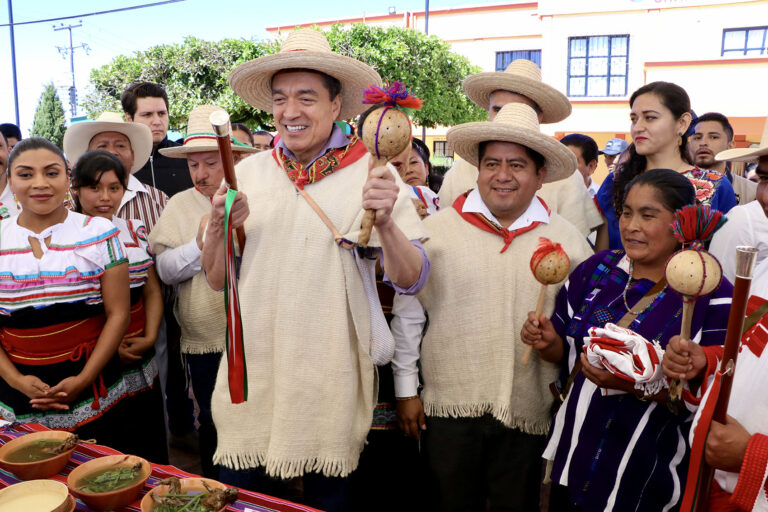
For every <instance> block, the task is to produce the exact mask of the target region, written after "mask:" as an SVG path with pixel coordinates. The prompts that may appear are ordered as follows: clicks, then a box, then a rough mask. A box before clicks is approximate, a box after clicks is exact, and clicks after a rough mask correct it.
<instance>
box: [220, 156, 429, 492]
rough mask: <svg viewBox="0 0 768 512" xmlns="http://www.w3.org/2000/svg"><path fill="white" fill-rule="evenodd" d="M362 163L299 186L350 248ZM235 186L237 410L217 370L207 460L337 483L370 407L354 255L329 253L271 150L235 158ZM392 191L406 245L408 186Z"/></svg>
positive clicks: (417, 233)
mask: <svg viewBox="0 0 768 512" xmlns="http://www.w3.org/2000/svg"><path fill="white" fill-rule="evenodd" d="M368 160H369V156H368V155H367V154H366V155H365V156H363V157H362V158H360V159H359V160H358V161H356V162H354V163H352V164H350V165H348V166H346V167H344V168H342V169H340V170H337V171H336V172H335V173H333V174H331V175H329V176H327V177H325V178H323V179H322V180H320V181H318V182H316V183H313V184H311V185H307V186H306V188H305V190H306V191H307V193H308V194H309V195H310V196H311V197H312V198H313V199H314V200H315V201H316V202H317V203H318V204H319V205H320V207H321V208H322V209H323V211H324V212H325V213H326V215H328V217H329V218H330V219H331V221H332V222H333V223H334V225H335V226H336V228H337V229H338V230H339V231H340V232H341V234H342V235H344V236H345V237H346V238H347V239H349V240H352V241H356V240H357V235H358V232H359V229H360V222H361V220H362V215H363V210H362V207H361V203H362V189H363V184H364V183H365V181H366V179H367V175H368ZM237 179H238V183H239V185H240V190H242V191H243V192H245V194H246V195H247V197H248V204H249V207H250V215H249V216H248V219H247V220H246V223H245V231H246V237H247V241H246V245H245V250H244V251H243V259H242V267H241V270H240V280H239V293H240V304H241V308H242V319H243V328H244V339H245V359H246V367H247V372H248V400H247V401H246V402H245V403H242V404H238V405H233V404H232V403H231V400H230V397H229V391H228V387H227V367H226V361H223V362H222V363H223V364H222V365H221V367H220V369H219V374H218V378H217V380H216V388H215V390H214V393H213V400H212V410H213V419H214V422H215V423H216V430H217V433H218V448H217V451H216V454H215V456H214V462H215V463H217V464H223V465H225V466H227V467H230V468H234V469H244V468H252V467H255V466H265V467H266V470H267V473H268V474H270V475H273V476H278V477H280V478H291V477H295V476H299V475H302V474H303V473H305V472H320V473H322V474H324V475H328V476H346V475H348V474H349V473H350V472H352V471H353V470H354V469H355V468H356V467H357V463H358V458H359V455H360V452H361V451H362V449H363V445H364V443H365V439H366V436H367V433H368V430H369V429H370V426H371V420H372V417H373V408H374V405H375V403H376V386H375V368H374V365H373V364H372V362H371V358H370V356H369V355H368V350H369V344H370V341H369V340H370V327H371V325H370V321H371V320H370V311H369V305H368V300H367V298H366V296H365V292H364V291H363V284H362V279H361V277H360V273H359V272H358V270H357V266H356V264H355V260H354V255H353V253H352V252H351V251H349V250H347V249H342V248H340V247H338V246H337V245H336V244H335V243H334V241H333V237H332V235H331V233H330V231H329V230H328V228H327V227H326V226H325V224H323V222H322V221H321V220H320V218H319V217H318V216H317V214H316V213H315V212H314V210H312V209H311V207H310V206H309V205H308V204H307V202H306V201H305V200H304V198H302V197H301V196H300V195H299V194H298V193H297V191H296V190H295V188H294V186H293V184H292V183H291V182H290V181H289V180H288V177H287V176H286V173H285V171H283V170H282V169H281V168H280V167H279V166H278V164H277V163H276V161H275V159H274V157H273V156H272V152H271V151H270V152H263V153H258V154H256V155H254V156H251V157H249V158H246V159H245V160H243V161H242V162H241V163H240V164H239V165H238V167H237ZM397 182H398V183H399V184H400V196H399V198H398V200H397V203H396V205H395V210H394V212H393V218H394V220H395V222H396V223H397V225H398V226H399V227H400V229H401V230H402V231H403V232H404V233H405V235H406V236H407V237H408V239H410V240H415V239H423V238H425V235H426V232H425V230H424V228H423V226H422V223H421V221H420V220H419V217H418V215H417V214H416V210H415V208H414V206H413V203H412V202H411V200H410V198H409V191H408V187H407V186H406V185H404V184H403V183H402V181H400V178H399V177H397ZM376 235H377V233H376V229H374V230H373V236H372V238H371V242H370V245H372V246H378V245H379V242H378V239H377V236H376Z"/></svg>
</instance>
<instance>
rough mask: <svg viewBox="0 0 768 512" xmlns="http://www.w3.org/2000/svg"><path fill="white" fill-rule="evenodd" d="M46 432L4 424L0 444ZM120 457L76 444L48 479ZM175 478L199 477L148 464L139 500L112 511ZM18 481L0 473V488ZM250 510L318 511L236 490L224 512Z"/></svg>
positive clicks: (86, 511)
mask: <svg viewBox="0 0 768 512" xmlns="http://www.w3.org/2000/svg"><path fill="white" fill-rule="evenodd" d="M44 430H48V429H47V428H45V427H44V426H42V425H40V424H37V423H24V424H17V425H6V426H5V427H3V428H2V429H0V445H2V444H5V443H7V442H8V441H10V440H12V439H15V438H17V437H20V436H23V435H24V434H28V433H30V432H40V431H44ZM115 454H118V455H119V454H120V452H118V451H117V450H113V449H112V448H108V447H106V446H101V445H98V444H90V445H88V444H80V445H78V447H77V448H76V449H75V451H74V452H72V458H71V459H70V461H69V463H68V464H67V467H65V468H64V470H63V471H62V472H61V473H59V474H58V475H56V476H54V477H52V478H51V480H56V481H59V482H62V483H64V484H66V483H67V475H68V474H69V473H70V472H71V471H72V470H73V469H75V468H76V467H77V466H79V465H80V464H83V463H85V462H87V461H89V460H91V459H95V458H98V457H104V456H106V455H115ZM171 476H176V477H179V478H187V477H198V478H199V475H193V474H192V473H187V472H184V471H182V470H180V469H178V468H176V467H174V466H163V465H160V464H152V474H151V475H150V477H149V480H147V483H146V484H145V486H144V489H142V491H141V493H140V494H139V497H138V498H137V499H136V501H134V502H133V503H132V504H131V505H130V506H128V507H124V508H121V509H117V510H115V512H138V511H140V510H141V507H140V506H139V503H140V502H141V499H142V498H143V497H144V495H145V494H146V493H147V492H148V491H149V490H151V488H152V487H154V486H155V485H157V482H158V481H160V480H163V479H164V478H168V477H171ZM19 482H20V480H18V479H17V478H16V477H15V476H13V475H12V474H10V473H6V472H5V471H2V470H0V489H3V488H5V487H8V486H9V485H13V484H17V483H19ZM248 509H250V510H253V511H255V512H318V511H317V509H314V508H311V507H306V506H304V505H298V504H296V503H291V502H289V501H285V500H281V499H278V498H273V497H271V496H267V495H265V494H258V493H255V492H250V491H245V490H242V489H240V495H239V497H238V500H237V501H236V502H235V503H234V504H232V505H230V506H228V507H227V508H226V511H227V512H244V511H246V510H248ZM75 510H77V511H79V512H93V509H91V508H89V507H87V506H86V505H85V504H84V503H82V502H81V501H80V500H78V501H77V507H75Z"/></svg>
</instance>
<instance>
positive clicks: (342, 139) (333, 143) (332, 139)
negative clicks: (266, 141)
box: [275, 123, 349, 167]
mask: <svg viewBox="0 0 768 512" xmlns="http://www.w3.org/2000/svg"><path fill="white" fill-rule="evenodd" d="M348 144H349V138H348V137H347V136H346V135H344V132H343V131H342V130H341V128H339V125H337V124H336V123H333V128H332V129H331V134H330V136H329V137H328V140H327V141H326V142H325V146H323V149H321V150H320V152H319V153H317V155H315V158H313V159H312V161H311V162H309V166H308V167H311V166H312V164H313V163H315V161H317V159H319V158H320V157H322V156H323V155H324V154H325V153H327V152H328V150H329V149H341V148H343V147H345V146H347V145H348ZM275 147H276V148H281V149H282V150H283V154H284V155H286V156H287V157H288V158H290V159H291V160H296V155H294V154H293V151H291V150H290V149H288V146H286V145H285V142H284V141H283V138H282V137H279V138H278V139H277V141H276V142H275Z"/></svg>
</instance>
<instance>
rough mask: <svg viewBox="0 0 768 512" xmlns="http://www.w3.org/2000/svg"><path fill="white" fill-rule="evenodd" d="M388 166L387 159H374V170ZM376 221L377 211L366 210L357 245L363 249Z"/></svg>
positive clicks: (369, 238)
mask: <svg viewBox="0 0 768 512" xmlns="http://www.w3.org/2000/svg"><path fill="white" fill-rule="evenodd" d="M386 164H387V159H386V158H376V157H373V167H372V168H373V169H375V168H376V167H383V166H385V165H386ZM375 221H376V210H365V213H364V214H363V221H362V222H361V223H360V236H359V237H357V243H358V244H359V245H361V246H362V247H367V246H368V242H369V241H370V240H371V232H372V231H373V223H374V222H375Z"/></svg>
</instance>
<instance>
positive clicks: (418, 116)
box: [326, 23, 488, 128]
mask: <svg viewBox="0 0 768 512" xmlns="http://www.w3.org/2000/svg"><path fill="white" fill-rule="evenodd" d="M326 36H327V37H328V42H329V43H330V44H331V47H332V48H333V50H334V51H336V52H338V53H340V54H342V55H347V56H349V57H352V58H354V59H357V60H359V61H362V62H365V63H366V64H368V65H369V66H371V67H373V68H374V69H376V71H378V72H379V75H381V78H382V79H383V80H384V81H390V82H392V81H395V80H397V81H400V82H403V83H404V84H405V85H406V86H407V87H408V89H409V90H410V91H411V92H412V93H413V94H415V95H416V96H418V97H419V98H421V99H422V100H424V105H423V106H422V108H421V110H418V111H416V112H415V113H414V116H413V117H414V120H415V121H416V123H417V124H418V125H419V126H424V127H427V128H434V127H435V126H437V125H441V126H454V125H457V124H461V123H467V122H470V121H481V120H483V119H487V117H488V114H487V113H486V112H485V111H484V110H483V109H481V108H480V107H478V106H477V105H475V104H474V103H472V102H471V101H470V100H469V98H467V96H466V95H465V94H464V92H463V91H462V89H461V82H462V80H464V79H465V78H466V77H467V76H469V75H471V74H473V73H479V72H480V71H481V70H480V68H479V67H477V66H473V65H472V64H471V63H470V62H469V59H467V58H466V57H464V56H462V55H459V54H457V53H454V52H453V51H451V47H450V45H448V43H446V42H445V41H443V40H442V39H440V38H438V37H436V36H427V35H425V34H424V33H422V32H419V31H416V30H413V29H411V28H401V27H389V28H382V27H374V26H371V25H365V24H362V23H358V24H355V25H352V26H351V27H345V26H343V25H339V24H336V25H333V26H332V27H331V29H330V30H329V31H328V32H326Z"/></svg>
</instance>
